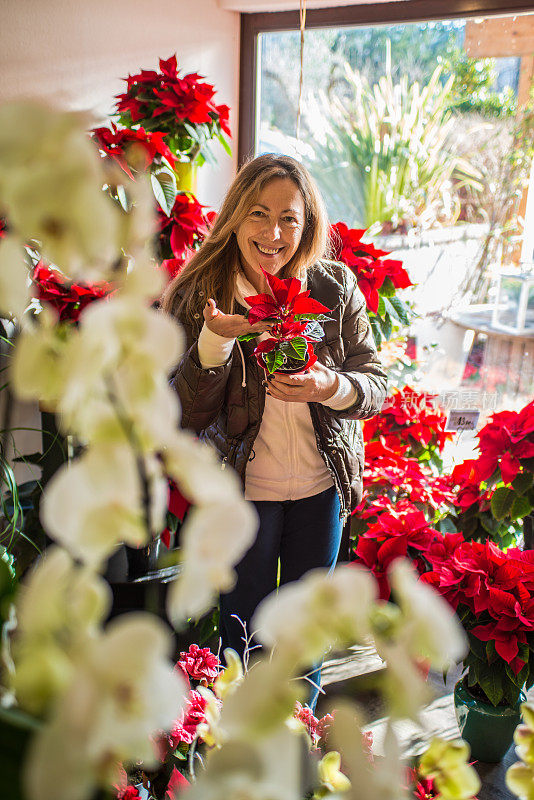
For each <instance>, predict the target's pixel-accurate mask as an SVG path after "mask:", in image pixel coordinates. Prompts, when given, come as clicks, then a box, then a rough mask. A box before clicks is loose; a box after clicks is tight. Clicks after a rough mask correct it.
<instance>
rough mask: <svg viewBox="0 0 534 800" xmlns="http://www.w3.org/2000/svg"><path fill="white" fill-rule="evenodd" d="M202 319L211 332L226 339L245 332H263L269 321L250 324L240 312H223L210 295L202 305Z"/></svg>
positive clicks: (267, 327)
mask: <svg viewBox="0 0 534 800" xmlns="http://www.w3.org/2000/svg"><path fill="white" fill-rule="evenodd" d="M202 313H203V315H204V321H205V323H206V325H207V327H208V328H209V329H210V331H212V332H213V333H217V334H218V335H219V336H226V337H227V338H228V339H232V338H233V337H237V336H243V334H245V333H254V332H256V333H258V334H260V333H264V332H265V331H268V330H270V328H271V325H272V323H271V322H256V323H255V324H254V325H251V324H250V323H249V321H248V320H247V318H246V317H244V316H243V315H242V314H225V313H224V312H223V311H221V310H220V308H217V304H216V302H215V300H213V299H212V298H211V297H210V299H209V300H208V302H207V303H206V305H205V306H204V310H203V312H202Z"/></svg>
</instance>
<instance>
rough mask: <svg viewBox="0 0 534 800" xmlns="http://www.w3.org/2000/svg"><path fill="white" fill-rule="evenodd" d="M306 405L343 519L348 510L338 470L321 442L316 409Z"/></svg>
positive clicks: (347, 514)
mask: <svg viewBox="0 0 534 800" xmlns="http://www.w3.org/2000/svg"><path fill="white" fill-rule="evenodd" d="M308 407H309V409H310V414H311V418H312V422H313V431H314V433H315V439H316V441H317V449H318V450H319V453H320V454H321V456H322V457H323V460H324V461H325V463H326V466H327V469H328V471H329V472H330V474H331V475H332V478H333V479H334V485H335V487H336V492H337V495H338V497H339V502H340V505H341V518H342V519H343V520H346V519H347V517H348V516H349V512H348V511H347V507H346V504H345V498H344V496H343V490H342V488H341V480H340V478H339V475H338V472H337V470H336V467H335V465H334V462H333V461H332V459H331V458H330V456H329V454H328V452H327V449H326V447H325V445H324V442H323V440H322V438H321V432H320V426H319V420H318V417H317V411H316V409H315V408H314V407H313V405H312V404H311V403H308Z"/></svg>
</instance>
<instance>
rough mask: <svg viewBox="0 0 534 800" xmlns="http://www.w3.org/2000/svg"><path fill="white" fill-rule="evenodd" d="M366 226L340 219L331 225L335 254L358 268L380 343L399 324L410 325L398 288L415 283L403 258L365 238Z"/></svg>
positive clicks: (374, 331)
mask: <svg viewBox="0 0 534 800" xmlns="http://www.w3.org/2000/svg"><path fill="white" fill-rule="evenodd" d="M365 233H366V231H365V230H358V229H355V228H348V227H347V225H345V223H344V222H337V223H336V224H335V225H332V227H331V229H330V241H331V245H332V251H333V257H334V258H335V259H336V260H337V261H342V262H343V263H344V264H346V265H347V267H348V268H349V269H350V270H352V272H354V274H355V275H356V278H357V280H358V287H359V288H360V289H361V291H362V293H363V295H364V297H365V301H366V303H367V312H368V314H369V318H370V321H371V326H372V329H373V334H374V337H375V340H376V342H377V345H380V343H381V342H382V341H383V340H386V341H387V340H388V339H389V338H390V336H391V333H392V330H393V326H394V325H395V324H400V325H407V324H408V322H409V313H410V312H409V307H408V306H407V305H406V303H405V302H404V301H403V300H401V298H400V297H398V296H397V289H407V288H408V287H409V286H412V285H413V284H412V282H411V280H410V277H409V275H408V273H407V272H406V270H405V269H404V267H403V266H402V261H399V260H396V259H388V258H385V256H388V255H390V254H389V253H388V252H386V251H385V250H379V249H377V248H376V247H375V246H374V245H373V244H372V243H364V242H362V241H361V240H362V237H363V236H364V234H365Z"/></svg>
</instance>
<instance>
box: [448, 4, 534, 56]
mask: <svg viewBox="0 0 534 800" xmlns="http://www.w3.org/2000/svg"><path fill="white" fill-rule="evenodd" d="M464 50H465V52H466V53H467V55H468V56H470V58H504V57H507V56H527V55H528V56H529V55H531V54H532V53H534V14H518V15H517V16H514V17H512V16H507V17H490V18H488V19H485V20H483V21H480V22H477V21H476V20H473V19H469V20H467V22H466V25H465V40H464Z"/></svg>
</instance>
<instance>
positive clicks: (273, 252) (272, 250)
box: [254, 242, 282, 256]
mask: <svg viewBox="0 0 534 800" xmlns="http://www.w3.org/2000/svg"><path fill="white" fill-rule="evenodd" d="M254 244H255V245H256V247H257V248H258V250H259V251H260V253H263V254H264V255H266V256H275V255H276V254H277V253H279V252H280V250H281V249H282V248H281V247H275V248H272V247H262V245H260V244H258V243H257V242H254Z"/></svg>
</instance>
